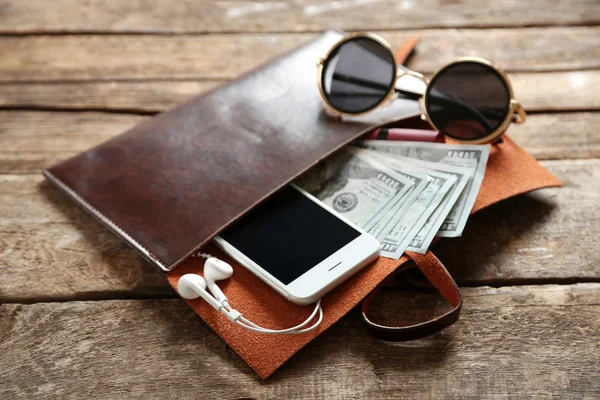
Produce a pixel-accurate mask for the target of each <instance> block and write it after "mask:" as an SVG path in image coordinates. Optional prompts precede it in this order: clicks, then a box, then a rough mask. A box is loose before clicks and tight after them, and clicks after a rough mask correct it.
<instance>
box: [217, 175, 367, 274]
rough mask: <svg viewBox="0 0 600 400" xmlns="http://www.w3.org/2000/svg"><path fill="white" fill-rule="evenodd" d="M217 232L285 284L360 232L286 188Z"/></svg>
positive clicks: (297, 192)
mask: <svg viewBox="0 0 600 400" xmlns="http://www.w3.org/2000/svg"><path fill="white" fill-rule="evenodd" d="M219 236H221V237H222V238H223V239H225V240H226V241H227V242H229V243H230V244H231V245H232V246H233V247H235V248H236V249H238V250H239V251H240V252H242V253H243V254H244V255H245V256H246V257H248V258H250V259H251V260H252V261H254V262H255V263H256V264H258V265H259V266H260V267H261V268H263V269H264V270H266V271H267V272H269V273H270V274H271V275H273V276H274V277H275V278H277V279H278V280H279V281H280V282H282V283H283V284H285V285H288V284H290V283H291V282H292V281H294V280H295V279H296V278H298V277H300V276H301V275H303V274H304V273H305V272H307V271H309V270H310V269H311V268H313V267H314V266H316V265H317V264H319V263H320V262H321V261H323V260H325V259H326V258H327V257H329V256H330V255H332V254H333V253H335V252H336V251H338V250H339V249H341V248H342V247H344V246H345V245H347V244H348V243H350V242H351V241H353V240H354V239H356V238H357V237H359V236H360V232H359V231H358V230H356V229H355V228H353V227H352V226H350V225H349V224H347V223H345V222H344V221H342V220H340V219H339V218H337V217H336V216H335V215H333V214H332V213H331V212H329V211H327V210H325V209H324V208H323V207H321V206H319V205H318V204H316V203H315V202H314V201H312V200H311V199H309V198H307V197H306V196H305V195H303V194H302V193H300V192H299V191H298V190H296V189H295V188H294V187H292V186H287V187H285V188H283V189H281V190H280V191H279V192H277V193H275V194H274V195H273V196H271V197H270V198H268V199H267V200H266V201H265V202H263V203H262V204H260V205H259V206H258V207H256V208H254V209H253V210H251V211H250V212H249V213H248V214H246V215H245V216H244V217H242V219H240V220H239V221H237V222H235V224H234V225H232V226H231V227H229V228H227V229H226V230H225V231H223V232H222V233H220V234H219Z"/></svg>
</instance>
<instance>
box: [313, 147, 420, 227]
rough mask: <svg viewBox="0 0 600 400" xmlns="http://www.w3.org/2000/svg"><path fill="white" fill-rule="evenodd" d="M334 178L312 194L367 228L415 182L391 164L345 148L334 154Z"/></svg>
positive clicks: (375, 222) (373, 224) (358, 224)
mask: <svg viewBox="0 0 600 400" xmlns="http://www.w3.org/2000/svg"><path fill="white" fill-rule="evenodd" d="M335 162H336V163H337V165H338V166H339V168H338V169H337V170H336V174H335V176H334V177H333V178H331V179H329V180H328V181H326V182H325V183H323V184H321V185H320V187H319V188H318V190H317V191H315V192H313V194H314V195H315V196H316V197H317V198H318V199H319V200H321V201H322V202H323V203H325V204H326V205H328V206H330V207H331V208H333V209H334V210H335V211H336V212H338V213H339V214H341V215H343V216H344V217H345V218H347V219H348V220H350V221H351V222H353V223H354V224H356V225H357V226H359V227H360V228H363V229H364V230H366V231H369V230H370V229H371V228H372V227H373V226H375V225H376V224H377V222H378V221H379V220H380V219H381V218H382V217H383V216H384V215H385V214H386V213H387V212H388V211H389V210H390V209H391V208H392V207H394V205H396V204H397V203H398V201H400V200H401V199H402V197H403V196H404V195H405V194H406V193H407V192H408V190H409V189H410V188H411V187H412V186H414V183H413V182H412V181H411V180H410V179H408V178H405V177H404V176H402V175H400V174H398V173H397V172H395V171H394V170H392V169H391V168H389V167H387V166H385V165H383V164H380V163H379V162H377V161H374V160H372V159H369V158H366V157H364V156H361V155H360V154H358V152H356V151H355V150H354V149H351V148H347V149H344V150H342V151H341V152H340V153H339V154H337V155H336V160H335Z"/></svg>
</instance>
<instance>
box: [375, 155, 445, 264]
mask: <svg viewBox="0 0 600 400" xmlns="http://www.w3.org/2000/svg"><path fill="white" fill-rule="evenodd" d="M365 151H367V152H369V153H368V154H370V155H371V156H372V157H373V158H375V159H376V160H379V161H381V163H382V164H385V165H387V166H389V167H390V168H392V169H394V170H403V171H412V172H413V173H414V172H420V173H423V174H427V176H428V177H429V182H428V185H427V186H426V188H425V190H424V191H423V192H421V193H420V194H419V196H418V197H417V199H416V200H415V202H414V203H413V204H412V205H411V206H410V208H409V209H408V210H407V211H406V212H405V213H404V214H396V215H395V217H394V218H393V219H392V220H391V221H390V225H391V226H390V227H389V228H390V229H384V231H385V232H388V233H386V236H385V237H381V236H380V237H377V239H378V240H379V242H380V243H381V244H382V246H381V249H382V253H381V254H382V255H383V256H385V257H390V258H394V259H398V258H400V256H401V255H402V253H404V251H405V250H406V249H407V248H408V247H409V246H410V247H411V249H412V250H413V251H417V252H419V253H424V252H426V251H427V248H428V247H429V244H430V243H431V240H432V239H433V236H434V235H433V234H432V232H435V231H434V228H435V226H439V223H440V221H443V219H441V220H440V218H439V216H440V214H441V212H443V208H442V207H440V208H439V211H438V213H437V214H436V215H435V216H434V217H433V218H430V217H431V216H432V215H433V214H434V212H435V211H436V210H437V209H438V206H439V205H440V204H441V203H442V201H444V198H445V196H446V194H447V193H448V192H449V191H450V189H452V187H453V185H454V184H455V182H456V180H457V178H456V176H453V175H450V174H444V173H441V172H438V171H435V170H432V169H427V168H423V167H418V166H416V165H415V163H414V160H412V159H407V158H400V157H390V155H389V154H386V153H381V152H376V151H373V150H365ZM371 153H372V154H371Z"/></svg>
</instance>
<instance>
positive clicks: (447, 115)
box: [425, 61, 510, 140]
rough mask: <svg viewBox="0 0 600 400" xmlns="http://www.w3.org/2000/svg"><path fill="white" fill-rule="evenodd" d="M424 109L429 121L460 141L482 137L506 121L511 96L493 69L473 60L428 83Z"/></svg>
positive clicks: (459, 64) (444, 71)
mask: <svg viewBox="0 0 600 400" xmlns="http://www.w3.org/2000/svg"><path fill="white" fill-rule="evenodd" d="M426 97H427V101H426V104H425V107H426V109H427V114H428V115H429V119H430V120H431V122H432V123H433V124H434V125H435V126H436V127H437V128H438V129H439V130H441V131H442V132H443V133H444V134H446V135H448V136H450V137H453V138H455V139H459V140H474V139H480V138H483V137H485V136H487V135H489V134H491V133H492V132H494V131H495V130H496V129H497V128H498V127H499V126H500V125H502V123H503V122H504V120H505V119H506V116H507V115H508V112H509V108H510V107H509V106H510V93H509V89H508V86H507V84H506V82H505V81H504V79H503V78H502V76H500V74H499V73H498V72H497V71H496V70H495V69H494V68H492V67H490V66H488V65H486V64H481V63H478V62H473V61H465V62H460V63H457V64H452V65H450V66H448V67H446V68H444V69H443V70H442V71H440V72H439V73H438V74H437V75H436V76H435V77H434V79H433V80H432V81H431V83H430V84H429V86H428V88H427V93H426Z"/></svg>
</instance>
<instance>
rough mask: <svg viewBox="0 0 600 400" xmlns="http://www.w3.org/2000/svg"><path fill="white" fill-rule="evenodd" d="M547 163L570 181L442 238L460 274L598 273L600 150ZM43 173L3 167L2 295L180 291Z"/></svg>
mask: <svg viewBox="0 0 600 400" xmlns="http://www.w3.org/2000/svg"><path fill="white" fill-rule="evenodd" d="M544 165H545V166H546V167H547V168H549V169H550V171H552V172H553V173H555V174H556V175H557V176H558V177H559V178H560V179H562V180H563V182H564V183H565V187H564V188H560V189H545V190H543V191H540V192H539V193H534V194H530V195H526V196H522V197H521V198H519V199H516V200H512V201H508V202H505V203H504V204H500V205H498V206H496V207H493V208H492V209H490V210H486V211H482V213H481V214H479V215H477V216H475V217H473V218H472V219H471V221H469V224H468V225H467V230H466V232H465V236H464V238H462V239H447V240H445V241H444V242H442V243H440V244H439V245H438V248H437V250H436V253H437V254H438V255H439V256H440V257H441V259H442V261H444V262H445V263H446V265H447V266H448V268H449V269H450V270H451V271H452V273H453V274H454V276H455V277H456V278H457V280H458V282H459V283H460V284H469V285H477V284H491V285H504V284H507V283H514V282H518V283H521V282H527V281H539V282H546V281H549V282H557V281H584V280H594V281H595V280H598V279H600V262H599V260H600V256H599V255H598V254H597V252H596V245H595V240H596V238H597V237H599V236H600V214H598V213H597V208H598V202H599V200H600V160H580V161H569V160H568V161H547V162H544ZM42 181H43V178H42V177H41V176H39V175H0V302H1V301H18V302H31V301H36V300H38V299H69V298H90V297H91V298H107V297H112V296H117V297H136V296H137V297H140V296H171V295H173V292H172V291H171V289H170V288H168V287H167V285H166V284H165V283H164V282H163V281H162V278H161V276H160V274H159V273H158V272H155V271H154V270H153V268H152V267H150V266H149V265H146V264H144V263H143V262H142V261H141V260H140V257H138V256H137V255H136V254H135V253H134V252H133V250H130V249H129V248H128V247H127V246H126V245H125V244H122V243H121V242H120V241H119V240H118V239H117V238H116V237H114V236H113V235H112V234H111V233H109V232H108V231H107V230H105V229H104V228H103V227H102V226H101V225H100V224H99V223H98V222H96V221H95V220H93V219H92V218H91V217H89V216H87V215H86V214H85V213H84V212H83V211H81V210H79V208H78V207H77V206H75V205H74V204H73V203H72V202H71V201H70V200H68V199H67V198H66V197H65V196H64V195H63V194H62V193H60V192H59V191H58V189H55V188H54V187H52V186H51V185H50V184H49V183H48V182H42ZM32 277H35V279H32Z"/></svg>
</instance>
